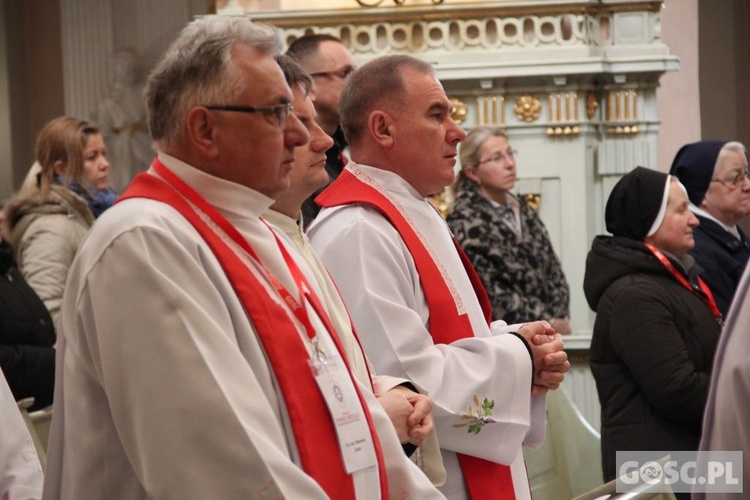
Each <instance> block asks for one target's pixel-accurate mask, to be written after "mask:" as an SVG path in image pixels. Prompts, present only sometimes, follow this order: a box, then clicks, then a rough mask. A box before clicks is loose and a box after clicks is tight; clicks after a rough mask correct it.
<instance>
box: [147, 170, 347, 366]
mask: <svg viewBox="0 0 750 500" xmlns="http://www.w3.org/2000/svg"><path fill="white" fill-rule="evenodd" d="M152 166H153V168H154V170H155V171H156V173H157V174H159V176H160V177H161V178H163V179H164V180H165V181H166V182H167V183H169V184H171V185H172V187H174V188H175V189H176V190H177V191H178V192H179V193H180V194H181V195H182V196H184V197H185V198H186V199H187V200H189V201H190V202H191V203H193V204H194V205H195V206H197V207H198V208H199V209H200V210H201V211H202V212H203V213H205V214H206V215H207V216H208V217H209V218H210V219H211V220H212V221H213V222H214V223H215V224H216V225H218V226H219V228H221V230H222V231H224V233H226V234H227V236H229V237H230V238H231V239H232V241H234V242H235V243H236V244H237V245H239V246H240V248H242V250H244V251H245V252H246V253H247V254H248V255H249V256H250V257H251V258H252V259H253V260H254V261H255V262H256V263H257V264H258V265H259V266H260V267H261V269H263V271H264V274H265V275H266V277H267V278H268V280H269V281H270V282H271V284H272V285H273V286H274V288H275V289H276V291H277V292H278V293H279V295H280V296H281V298H282V299H283V301H284V303H286V304H287V306H289V308H290V309H291V310H292V313H293V314H294V316H295V317H296V318H297V319H298V320H299V322H300V323H301V324H302V326H303V327H304V328H305V332H306V333H307V336H308V337H309V339H310V341H311V342H312V344H313V347H314V348H315V354H316V356H317V357H319V358H320V357H321V356H322V357H323V358H325V355H324V354H323V352H322V350H321V348H320V346H319V343H318V338H317V332H316V331H315V328H314V327H313V326H312V323H311V321H310V317H309V316H308V314H307V310H306V309H305V308H304V307H303V306H302V305H300V303H299V301H298V300H297V299H295V298H294V296H292V294H291V293H290V292H289V290H287V288H286V287H285V286H284V285H283V284H282V283H281V282H280V281H279V279H278V278H277V277H276V276H274V274H273V273H272V272H271V271H270V270H269V269H268V268H266V266H265V265H264V264H263V262H262V261H261V260H260V257H258V254H257V253H256V252H255V250H254V249H253V247H251V246H250V244H249V243H248V242H247V240H246V239H245V238H244V237H243V236H242V235H241V234H240V233H239V231H237V229H236V228H235V227H234V226H233V225H232V224H230V223H229V221H228V220H226V218H225V217H224V216H223V215H221V214H220V213H219V212H218V211H217V210H216V209H215V208H213V207H212V206H211V205H209V204H208V202H206V200H204V199H203V197H202V196H200V195H199V194H198V193H197V192H195V190H193V188H191V187H190V186H188V185H187V184H186V183H185V182H184V181H183V180H182V179H180V178H179V177H177V175H175V174H174V173H173V172H172V171H171V170H169V169H167V168H166V167H165V166H164V165H163V164H162V163H161V162H160V161H159V160H158V159H157V160H156V161H154V163H153V165H152ZM261 220H262V219H261ZM263 222H264V223H265V224H266V227H268V224H267V223H266V222H265V221H263ZM268 230H269V231H270V232H271V234H273V236H274V238H275V240H276V245H277V246H278V248H279V250H280V251H281V255H282V256H283V258H284V262H285V263H286V265H287V267H288V268H289V270H290V272H291V274H292V277H293V279H294V282H295V284H296V285H297V288H298V290H299V292H300V296H301V298H302V299H303V300H305V299H306V300H307V301H308V303H309V304H310V305H311V306H312V307H313V309H314V310H315V312H316V313H317V314H318V316H319V317H320V319H321V321H322V322H323V324H324V326H325V328H326V330H328V333H329V335H330V336H331V338H332V339H334V343H335V344H338V335H336V333H335V330H334V328H333V324H332V323H331V320H330V319H329V317H328V314H326V312H325V310H324V309H323V305H322V304H320V299H318V297H317V295H315V293H313V292H312V289H311V287H310V285H309V283H308V282H307V279H305V277H304V275H303V274H302V271H300V269H299V267H298V266H297V264H296V263H295V262H294V260H293V259H292V257H291V256H290V255H289V252H287V250H286V248H284V245H283V244H282V243H281V241H280V240H279V237H278V235H277V234H276V233H275V232H274V231H273V230H272V229H271V228H270V227H268ZM336 347H337V348H339V350H340V351H341V352H343V351H342V350H341V348H340V346H339V345H336Z"/></svg>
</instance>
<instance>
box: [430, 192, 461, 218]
mask: <svg viewBox="0 0 750 500" xmlns="http://www.w3.org/2000/svg"><path fill="white" fill-rule="evenodd" d="M427 199H428V200H430V203H432V206H434V207H435V208H436V209H437V211H438V212H440V215H442V216H443V219H445V218H446V217H448V214H449V213H450V212H451V210H452V209H453V204H454V203H455V201H456V200H455V197H454V196H453V189H452V188H450V187H445V188H443V190H442V191H440V192H439V193H438V194H434V195H431V196H428V197H427Z"/></svg>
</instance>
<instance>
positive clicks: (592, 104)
mask: <svg viewBox="0 0 750 500" xmlns="http://www.w3.org/2000/svg"><path fill="white" fill-rule="evenodd" d="M598 108H599V103H598V102H597V100H596V94H594V93H593V92H589V93H587V94H586V116H588V117H589V120H591V119H593V118H594V114H595V113H596V110H597V109H598Z"/></svg>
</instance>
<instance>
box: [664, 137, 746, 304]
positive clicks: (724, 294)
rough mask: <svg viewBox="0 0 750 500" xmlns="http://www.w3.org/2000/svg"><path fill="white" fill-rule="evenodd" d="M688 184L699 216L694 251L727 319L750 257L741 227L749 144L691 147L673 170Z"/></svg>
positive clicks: (692, 206)
mask: <svg viewBox="0 0 750 500" xmlns="http://www.w3.org/2000/svg"><path fill="white" fill-rule="evenodd" d="M670 172H671V173H672V175H675V176H676V177H677V178H678V179H680V182H682V184H683V185H684V186H685V188H686V189H687V192H688V196H689V197H690V210H691V211H692V212H693V213H694V214H695V216H696V217H698V220H699V221H700V226H698V227H697V228H696V230H695V234H694V236H695V248H694V249H693V250H692V251H691V252H690V255H692V256H693V257H694V258H695V261H696V262H697V263H698V265H699V266H701V267H702V268H703V270H704V271H703V273H702V274H701V277H702V278H703V279H704V280H705V281H706V284H708V287H709V288H710V289H711V291H712V292H713V294H714V297H716V303H717V304H718V305H719V309H720V310H721V312H722V314H723V315H724V316H726V315H727V313H728V312H729V305H730V304H731V303H732V298H733V297H734V292H735V290H736V289H737V285H738V284H739V282H740V278H741V277H742V272H743V271H744V269H745V266H746V265H747V262H748V259H750V241H748V237H747V235H746V234H745V233H744V232H743V231H742V229H741V228H740V227H739V226H738V225H737V223H738V222H739V221H740V220H741V219H742V218H743V217H745V216H746V215H747V214H748V213H750V180H748V177H747V157H746V150H745V146H743V145H742V144H740V143H739V142H721V141H700V142H694V143H692V144H686V145H685V146H683V147H682V148H681V149H680V151H679V152H678V153H677V156H675V159H674V161H673V162H672V169H671V171H670Z"/></svg>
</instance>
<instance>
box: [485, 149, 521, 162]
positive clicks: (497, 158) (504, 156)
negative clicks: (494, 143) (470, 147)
mask: <svg viewBox="0 0 750 500" xmlns="http://www.w3.org/2000/svg"><path fill="white" fill-rule="evenodd" d="M516 156H518V151H516V150H515V149H509V150H508V151H506V152H505V153H495V154H494V155H492V156H490V157H489V158H487V159H486V160H481V161H478V162H477V165H481V164H482V163H505V162H508V161H511V160H513V159H514V158H515V157H516Z"/></svg>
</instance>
